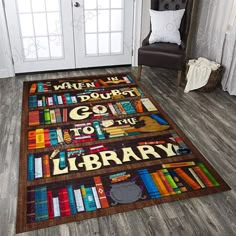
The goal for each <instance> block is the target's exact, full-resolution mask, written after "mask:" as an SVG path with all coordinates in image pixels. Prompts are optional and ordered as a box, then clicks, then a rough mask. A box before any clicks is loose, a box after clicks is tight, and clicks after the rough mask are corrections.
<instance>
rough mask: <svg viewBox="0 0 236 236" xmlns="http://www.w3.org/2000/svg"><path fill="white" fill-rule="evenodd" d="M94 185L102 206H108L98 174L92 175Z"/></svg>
mask: <svg viewBox="0 0 236 236" xmlns="http://www.w3.org/2000/svg"><path fill="white" fill-rule="evenodd" d="M93 180H94V183H95V187H96V189H97V193H98V197H99V200H100V203H101V206H102V208H108V207H109V204H108V201H107V197H106V193H105V191H104V188H103V184H102V180H101V177H100V176H94V177H93Z"/></svg>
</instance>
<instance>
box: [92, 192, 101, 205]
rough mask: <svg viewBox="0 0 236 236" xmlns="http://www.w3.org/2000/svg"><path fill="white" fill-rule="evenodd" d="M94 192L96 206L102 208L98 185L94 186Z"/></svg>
mask: <svg viewBox="0 0 236 236" xmlns="http://www.w3.org/2000/svg"><path fill="white" fill-rule="evenodd" d="M92 192H93V197H94V200H95V203H96V208H97V209H100V208H101V204H100V201H99V197H98V193H97V189H96V187H92Z"/></svg>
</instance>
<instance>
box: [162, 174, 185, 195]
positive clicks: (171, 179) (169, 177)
mask: <svg viewBox="0 0 236 236" xmlns="http://www.w3.org/2000/svg"><path fill="white" fill-rule="evenodd" d="M162 173H163V174H164V176H165V178H166V179H167V181H168V182H169V184H170V186H171V187H172V188H173V190H174V191H175V193H177V194H178V193H181V191H180V190H179V188H178V186H177V185H176V183H175V181H174V180H173V178H172V177H171V175H170V173H169V171H168V170H167V169H162Z"/></svg>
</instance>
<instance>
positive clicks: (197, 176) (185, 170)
mask: <svg viewBox="0 0 236 236" xmlns="http://www.w3.org/2000/svg"><path fill="white" fill-rule="evenodd" d="M187 166H189V167H187ZM162 167H164V169H160V170H157V171H155V172H152V173H149V171H148V169H142V170H139V171H138V173H139V175H140V177H141V179H142V181H143V182H144V185H145V187H146V189H147V191H148V194H149V196H150V197H151V198H160V197H164V196H170V195H175V194H181V193H184V192H188V191H192V190H198V189H203V188H207V187H216V186H219V183H218V182H217V181H216V179H215V178H214V177H213V175H212V174H211V173H210V172H209V170H208V169H207V168H206V167H205V165H204V164H203V163H201V162H199V163H197V164H196V163H195V162H192V161H190V162H179V163H170V164H163V165H162ZM173 167H174V168H173ZM176 167H177V168H176Z"/></svg>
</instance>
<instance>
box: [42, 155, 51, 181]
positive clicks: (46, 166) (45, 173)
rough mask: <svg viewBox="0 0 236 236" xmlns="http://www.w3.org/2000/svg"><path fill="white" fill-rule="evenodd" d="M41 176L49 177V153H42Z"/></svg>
mask: <svg viewBox="0 0 236 236" xmlns="http://www.w3.org/2000/svg"><path fill="white" fill-rule="evenodd" d="M43 176H44V178H49V177H50V176H51V173H50V164H49V155H47V154H46V155H43Z"/></svg>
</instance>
